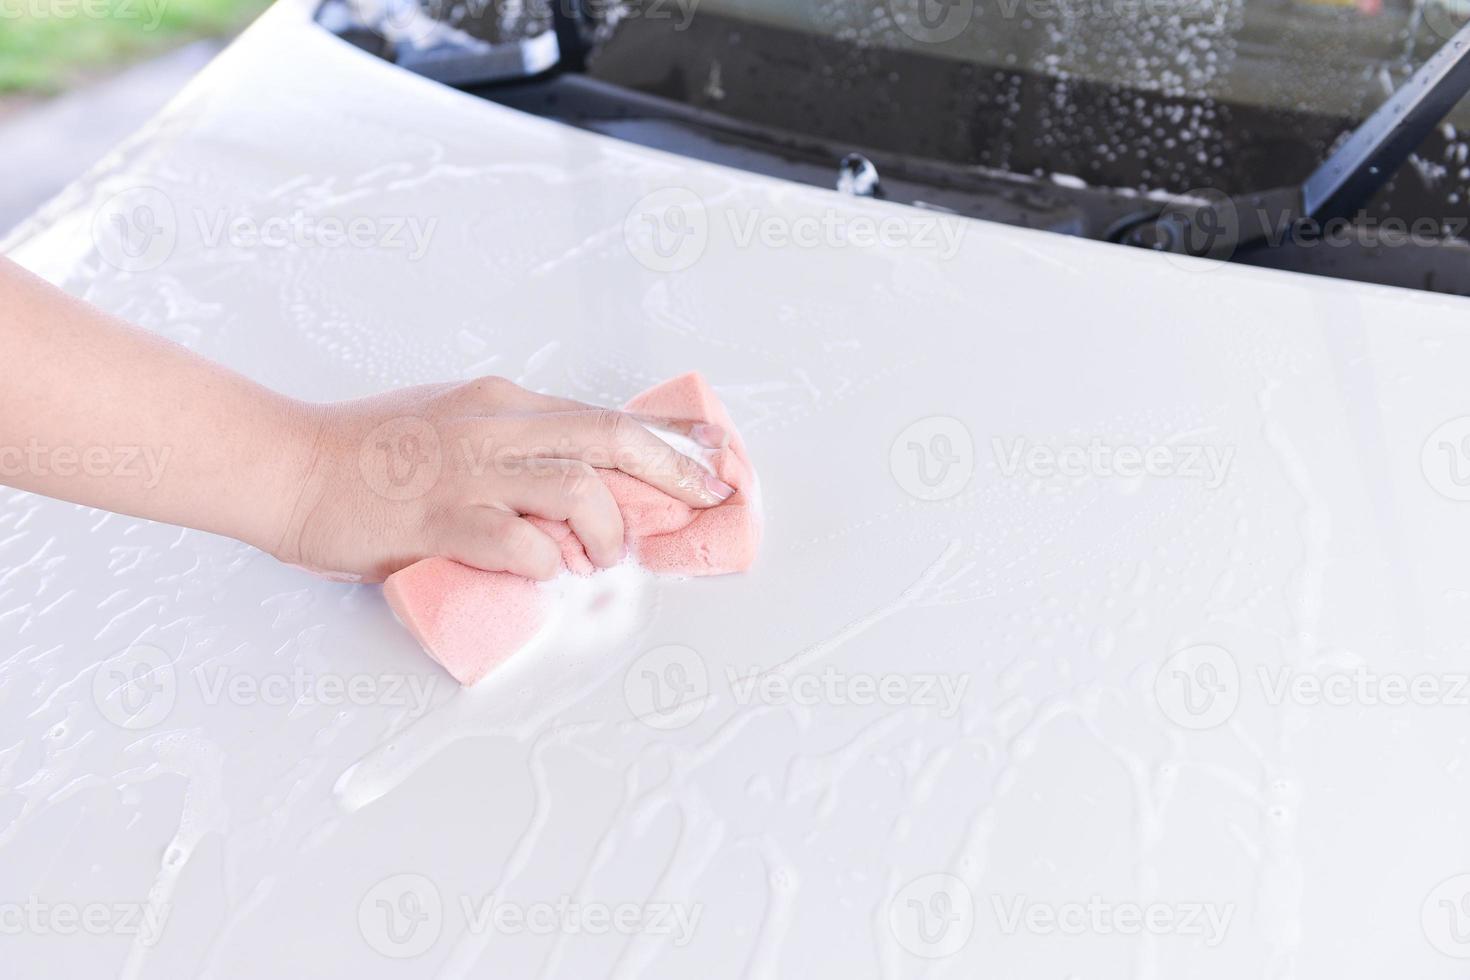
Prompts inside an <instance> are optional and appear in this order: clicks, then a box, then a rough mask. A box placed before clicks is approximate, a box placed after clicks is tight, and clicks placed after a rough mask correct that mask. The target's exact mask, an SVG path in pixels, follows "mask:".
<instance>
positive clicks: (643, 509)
mask: <svg viewBox="0 0 1470 980" xmlns="http://www.w3.org/2000/svg"><path fill="white" fill-rule="evenodd" d="M625 408H626V410H627V411H629V412H634V413H637V414H640V415H645V416H656V417H659V418H669V419H683V420H689V421H695V422H706V423H712V424H714V425H718V426H720V427H722V428H723V429H724V430H725V432H726V433H728V434H729V443H728V445H727V447H726V448H725V449H724V450H723V451H721V452H719V453H718V454H716V456H715V458H714V460H713V465H714V468H715V473H716V475H718V476H719V478H720V479H722V480H724V481H725V482H726V483H728V484H729V485H730V486H732V487H734V488H735V490H736V493H735V494H734V496H732V497H731V498H730V499H729V500H727V501H725V502H724V503H723V504H720V505H719V506H718V507H712V508H709V509H707V510H695V509H694V508H692V507H689V506H688V505H687V504H684V503H682V502H681V501H678V500H675V499H674V498H673V497H670V496H668V495H667V494H665V493H663V492H662V491H660V490H656V489H654V488H653V487H651V486H649V485H648V484H646V483H643V482H642V481H640V480H635V479H634V478H633V477H630V476H627V475H626V474H623V473H619V472H616V471H606V470H604V471H600V472H601V474H602V478H603V480H604V481H605V482H606V483H607V486H608V489H609V490H611V491H612V494H613V497H614V498H615V499H616V500H617V502H618V506H619V507H620V508H621V509H622V511H623V523H624V526H625V527H626V529H627V534H628V539H629V546H630V549H631V551H632V553H633V555H634V557H635V558H636V559H637V560H638V562H639V563H640V564H641V565H643V566H644V567H645V568H647V569H649V570H650V571H654V572H663V573H668V574H676V575H724V574H728V573H730V572H743V571H745V570H746V569H748V568H750V566H751V564H752V563H753V562H754V561H755V553H756V548H757V546H758V545H759V543H760V531H761V528H760V516H759V514H758V513H757V512H756V510H755V501H756V485H755V471H754V470H753V469H752V468H751V466H750V460H749V457H748V456H747V455H746V451H745V443H744V442H743V441H742V440H741V439H740V436H739V435H738V434H737V433H736V431H735V426H734V424H733V423H732V422H731V421H730V416H729V415H728V414H727V413H726V411H725V406H723V405H722V404H720V401H719V399H718V398H716V397H715V394H714V392H713V391H711V390H710V387H709V385H708V384H706V383H705V380H704V379H703V378H702V377H700V376H699V375H698V374H696V373H690V374H686V375H683V376H681V377H678V378H674V379H673V380H672V381H666V382H664V383H663V384H661V385H659V386H657V387H655V388H650V389H649V390H648V391H645V392H644V393H643V394H641V395H638V396H637V397H635V398H634V399H633V400H632V401H630V402H628V404H627V405H626V406H625ZM529 520H531V521H532V522H533V523H535V524H536V525H537V526H538V527H540V528H541V529H542V530H544V531H546V532H547V533H548V534H550V535H551V536H552V537H553V538H555V539H556V540H557V541H558V543H560V544H561V548H562V561H563V562H564V564H565V565H566V567H567V569H568V570H570V571H572V572H574V573H576V574H579V575H589V574H591V573H592V572H594V571H595V570H596V569H595V567H594V566H593V564H592V562H591V561H590V560H588V558H587V553H586V552H585V551H583V549H582V545H581V542H580V541H578V539H577V536H576V535H574V534H573V533H572V532H571V529H570V528H568V527H567V525H566V524H565V523H563V522H560V521H546V520H541V519H540V518H529ZM383 594H384V595H385V596H386V597H387V599H388V604H389V605H390V606H391V607H392V608H393V612H394V613H395V614H396V615H397V616H398V618H399V620H400V621H401V622H402V623H403V624H404V625H405V626H407V627H408V629H409V631H410V632H412V633H413V635H414V638H415V639H417V640H418V641H419V643H420V644H421V645H422V646H423V648H424V649H425V650H427V651H428V653H429V656H431V657H433V658H434V659H435V660H437V661H438V662H439V663H440V664H442V665H443V666H444V669H445V670H447V671H449V673H450V674H452V675H454V678H455V680H457V681H459V682H460V683H461V684H464V685H466V686H469V685H472V684H475V683H476V682H478V681H479V680H480V679H481V678H483V677H484V676H485V675H486V674H488V673H490V671H492V670H494V669H495V668H496V667H497V666H499V665H500V664H501V663H502V662H504V661H505V660H506V659H508V658H509V657H510V656H511V655H513V654H514V653H515V652H516V651H517V650H519V649H521V648H522V647H524V646H525V645H526V644H527V643H528V642H530V640H531V639H532V638H533V637H534V636H535V635H536V634H537V632H539V631H540V629H541V627H542V626H543V624H544V623H545V622H546V618H547V615H548V612H549V609H548V606H549V604H550V602H551V601H552V599H551V597H550V595H549V592H548V590H547V589H545V588H544V587H543V586H541V585H540V584H539V583H536V582H533V581H531V580H530V579H526V578H522V577H520V576H519V575H512V574H510V573H508V572H486V571H481V570H479V569H477V568H469V567H467V566H465V565H461V564H459V563H458V562H455V561H451V560H449V559H447V558H430V559H428V560H426V561H421V562H418V563H417V564H415V565H411V566H410V567H408V568H405V569H404V570H403V571H401V572H398V573H397V574H395V575H393V576H391V577H390V578H389V579H388V581H387V582H385V583H384V584H383Z"/></svg>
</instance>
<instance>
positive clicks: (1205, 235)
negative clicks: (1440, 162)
mask: <svg viewBox="0 0 1470 980" xmlns="http://www.w3.org/2000/svg"><path fill="white" fill-rule="evenodd" d="M1467 93H1470V25H1467V26H1465V27H1462V28H1461V29H1460V30H1459V32H1458V33H1456V34H1455V36H1454V37H1452V38H1451V39H1450V40H1449V41H1448V42H1446V43H1445V45H1444V46H1443V47H1441V48H1440V49H1439V50H1438V51H1436V52H1435V53H1434V54H1433V55H1431V56H1430V57H1429V59H1428V60H1427V61H1425V62H1424V64H1423V65H1421V66H1420V67H1419V70H1418V71H1416V72H1415V73H1414V74H1413V76H1412V77H1411V78H1410V79H1409V80H1408V81H1406V82H1405V83H1404V84H1403V85H1401V86H1399V87H1398V89H1397V90H1395V91H1394V93H1393V95H1392V96H1390V97H1389V99H1388V101H1386V102H1384V103H1383V105H1381V106H1379V107H1378V110H1377V111H1376V112H1374V113H1373V115H1371V116H1369V117H1368V118H1367V120H1365V121H1364V122H1363V124H1362V125H1361V126H1359V127H1358V128H1357V129H1356V130H1355V131H1354V132H1353V134H1352V135H1351V136H1349V137H1348V138H1347V140H1345V141H1344V142H1343V144H1342V145H1341V146H1339V147H1338V148H1337V150H1335V151H1334V152H1333V153H1332V155H1331V156H1329V157H1328V158H1327V160H1326V161H1325V162H1324V163H1323V164H1322V165H1321V166H1320V167H1318V168H1317V169H1316V170H1315V171H1313V172H1312V174H1311V176H1309V177H1308V178H1307V179H1306V180H1305V181H1304V182H1302V183H1301V184H1300V185H1297V186H1290V187H1276V188H1272V189H1270V190H1265V191H1257V192H1254V193H1251V194H1244V195H1239V196H1236V197H1225V196H1224V195H1219V198H1220V199H1219V200H1213V201H1198V202H1184V203H1178V202H1176V203H1172V204H1170V205H1169V206H1167V207H1165V208H1164V210H1163V211H1161V212H1160V213H1158V214H1155V215H1152V216H1150V217H1147V218H1144V219H1142V220H1139V221H1134V222H1130V223H1128V224H1127V225H1125V226H1124V227H1122V228H1120V229H1115V231H1114V233H1113V235H1112V237H1113V239H1114V240H1115V241H1119V242H1122V243H1124V244H1127V245H1136V246H1139V247H1142V248H1151V249H1158V250H1162V251H1169V252H1179V253H1187V254H1191V255H1203V256H1212V257H1226V256H1227V255H1228V254H1233V253H1234V252H1235V251H1236V250H1238V249H1241V248H1245V247H1247V246H1251V245H1256V244H1259V243H1260V242H1263V241H1268V240H1269V241H1273V242H1275V241H1280V240H1282V237H1283V236H1284V235H1285V234H1286V232H1287V231H1288V230H1289V229H1290V227H1291V226H1292V225H1293V224H1295V223H1296V222H1298V221H1301V220H1302V219H1307V218H1309V219H1312V220H1314V221H1317V222H1327V221H1331V220H1334V219H1346V218H1350V217H1351V216H1352V215H1353V214H1355V213H1356V212H1357V211H1358V210H1360V209H1361V208H1362V207H1363V206H1364V205H1365V204H1367V202H1368V201H1369V200H1371V199H1372V197H1373V195H1374V194H1376V193H1378V190H1379V189H1380V188H1381V187H1382V186H1383V185H1384V184H1385V183H1387V182H1388V180H1389V178H1391V177H1392V176H1393V175H1394V174H1395V173H1397V172H1398V170H1399V168H1400V167H1402V166H1403V165H1404V164H1405V163H1406V162H1407V161H1408V159H1409V156H1410V155H1411V154H1412V153H1413V152H1414V150H1415V149H1416V148H1418V147H1419V145H1420V144H1422V143H1423V142H1424V140H1425V138H1427V137H1428V136H1429V134H1430V132H1431V131H1432V130H1433V129H1434V127H1435V126H1437V125H1439V124H1440V122H1441V121H1442V120H1443V119H1444V118H1445V116H1447V115H1448V114H1449V113H1450V111H1451V110H1452V109H1454V107H1455V106H1456V105H1457V104H1458V103H1459V102H1460V100H1461V99H1463V98H1464V97H1465V95H1466V94H1467Z"/></svg>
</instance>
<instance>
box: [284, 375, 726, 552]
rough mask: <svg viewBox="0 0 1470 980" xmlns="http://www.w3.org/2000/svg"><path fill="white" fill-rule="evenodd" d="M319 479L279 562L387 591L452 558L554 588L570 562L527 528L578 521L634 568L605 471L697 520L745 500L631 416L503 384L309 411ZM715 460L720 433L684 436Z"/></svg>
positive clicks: (583, 535) (298, 511)
mask: <svg viewBox="0 0 1470 980" xmlns="http://www.w3.org/2000/svg"><path fill="white" fill-rule="evenodd" d="M302 411H303V412H304V413H305V414H306V415H307V416H309V419H308V421H307V423H306V424H304V425H302V426H301V427H300V428H301V431H303V432H313V433H314V446H313V448H312V449H311V451H310V453H309V454H308V458H309V459H310V464H309V466H308V470H307V472H308V475H307V477H306V480H305V482H304V484H303V485H302V487H301V493H300V496H299V498H298V499H297V501H296V503H295V505H294V507H292V508H290V509H289V510H285V511H283V513H284V514H285V520H284V526H283V527H282V529H281V534H280V543H279V545H278V546H277V547H275V548H274V549H272V552H273V554H275V556H276V557H277V558H279V559H280V560H282V561H284V562H288V563H290V564H294V565H299V566H302V567H305V568H307V569H309V570H311V571H314V572H317V573H319V574H324V575H328V576H330V577H335V578H345V579H348V580H352V581H380V580H382V579H384V578H386V577H387V576H388V575H391V574H392V573H393V572H395V571H397V570H398V569H400V568H404V567H406V566H408V565H411V564H413V563H414V562H416V561H419V560H420V559H423V558H428V557H434V556H444V557H448V558H453V559H455V560H456V561H460V562H463V563H464V564H466V565H472V566H474V567H476V568H483V569H488V570H492V571H509V572H514V573H516V574H519V575H525V576H527V577H530V578H536V579H548V578H551V577H552V576H554V575H555V574H556V572H557V570H558V568H559V567H560V565H561V549H560V548H559V546H558V545H557V544H556V542H555V541H553V540H552V538H551V537H550V536H548V535H547V534H545V533H544V532H542V531H541V530H540V529H538V528H536V527H535V526H534V525H533V524H531V523H529V522H528V521H526V520H524V517H525V516H535V517H541V518H545V519H547V520H557V521H566V522H567V523H568V524H569V526H570V527H571V529H572V531H573V532H574V533H575V534H576V535H577V537H578V539H579V540H580V541H581V542H582V545H583V547H584V548H585V550H586V552H587V557H588V558H589V559H590V560H591V561H592V562H593V563H594V564H595V565H598V566H599V567H608V566H611V565H615V564H617V563H618V562H619V561H620V560H621V559H622V558H623V556H624V555H625V554H626V547H625V545H624V533H623V520H622V515H621V514H620V513H619V511H618V506H617V503H616V502H615V501H614V499H613V496H612V494H611V492H610V491H609V490H608V488H607V487H606V486H605V485H604V483H603V481H602V480H601V479H600V478H599V477H598V475H597V472H596V471H597V470H598V469H618V470H621V471H622V472H624V473H627V474H628V475H629V476H632V477H634V478H636V479H639V480H642V481H644V482H645V483H648V484H650V485H652V486H654V487H657V488H658V489H660V490H662V491H664V492H665V493H668V494H669V495H670V496H672V497H675V498H676V499H678V500H681V501H683V502H684V503H686V504H689V505H690V506H692V507H696V508H704V507H712V506H715V505H716V504H719V503H721V502H722V501H724V500H725V499H727V498H728V497H729V496H730V494H731V493H733V492H734V491H733V488H731V487H730V486H728V485H727V484H725V483H723V482H721V481H720V480H719V479H717V478H716V477H714V476H712V475H710V474H709V472H708V471H707V470H705V469H704V467H702V466H701V465H700V464H699V463H698V462H696V461H695V460H693V459H690V458H689V457H687V456H685V455H683V454H681V453H679V452H676V451H675V450H674V449H673V448H671V447H670V446H669V445H668V444H667V443H666V442H664V441H663V440H662V439H660V438H659V437H658V436H657V435H655V434H653V433H652V432H651V431H649V429H648V428H646V427H645V426H644V425H643V424H642V423H641V422H640V421H639V420H637V419H635V418H634V417H632V416H629V415H626V414H623V413H621V412H614V411H610V410H606V409H599V408H594V407H592V406H589V405H585V404H582V403H580V402H575V401H569V400H566V399H560V398H553V397H549V396H545V395H538V394H535V393H533V392H529V391H526V390H525V389H523V388H521V387H519V386H517V385H515V384H514V383H512V382H510V381H507V380H505V379H502V378H483V379H480V380H478V381H472V382H468V383H464V384H444V385H428V386H423V387H417V388H408V389H404V390H401V391H394V392H389V393H386V394H383V395H378V396H375V397H372V398H367V399H362V400H359V401H354V402H345V403H340V404H330V405H320V406H302ZM683 428H684V434H685V435H687V436H688V437H689V438H691V439H693V440H694V441H695V442H696V443H698V444H700V445H702V446H705V447H707V448H711V449H717V448H719V447H720V446H721V445H722V444H723V441H724V438H725V434H724V433H723V432H722V431H721V430H720V429H719V427H718V426H708V425H701V424H686V425H685V426H684V427H683Z"/></svg>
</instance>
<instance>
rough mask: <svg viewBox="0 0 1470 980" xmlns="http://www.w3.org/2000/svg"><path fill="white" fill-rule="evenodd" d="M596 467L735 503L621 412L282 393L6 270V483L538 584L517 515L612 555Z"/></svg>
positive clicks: (615, 535)
mask: <svg viewBox="0 0 1470 980" xmlns="http://www.w3.org/2000/svg"><path fill="white" fill-rule="evenodd" d="M696 435H697V436H698V435H699V433H696ZM703 435H704V437H705V438H706V439H707V441H710V442H711V444H713V443H714V442H716V441H717V440H718V439H719V438H720V434H719V433H705V434H703ZM593 467H615V468H619V469H623V470H624V471H626V472H629V473H630V474H631V475H633V476H635V477H638V478H639V479H642V480H645V481H646V482H648V483H650V484H653V485H654V486H658V487H659V488H660V489H663V490H665V491H666V492H668V493H670V494H673V495H674V496H676V497H679V498H680V499H682V500H685V501H686V502H687V503H690V504H692V505H694V506H699V507H708V506H712V505H714V504H716V503H718V502H720V501H721V500H723V499H724V498H725V497H727V496H728V495H729V494H730V492H731V491H730V488H728V487H726V486H724V485H723V484H720V483H719V482H718V481H715V480H713V479H712V478H710V477H707V476H706V474H705V473H704V471H703V470H702V469H700V468H699V466H698V465H697V464H695V463H694V462H693V461H692V460H689V459H687V458H685V457H683V456H681V455H679V454H678V453H674V452H672V451H671V450H669V449H668V447H667V446H665V445H664V444H663V443H662V442H660V441H659V440H658V439H657V438H656V437H654V436H652V435H651V434H650V433H649V432H648V431H647V430H646V429H644V428H643V426H641V425H639V424H637V422H635V421H634V420H631V419H629V418H628V417H627V416H624V415H621V414H620V413H617V412H610V411H606V410H602V409H596V408H593V407H591V406H587V405H582V404H580V403H577V402H571V401H567V400H564V399H557V398H551V397H548V396H544V395H537V394H534V393H532V392H528V391H525V390H524V389H521V388H519V387H517V386H515V385H514V384H511V383H510V382H508V381H504V380H501V379H494V378H488V379H481V380H479V381H474V382H468V383H464V384H445V385H429V386H424V387H418V388H410V389H405V390H402V391H397V392H390V393H388V394H385V395H380V396H376V397H374V398H368V399H363V400H360V401H355V402H345V403H339V404H328V405H316V404H310V403H306V402H302V401H298V400H295V399H291V398H287V397H285V396H282V395H280V394H277V393H275V392H273V391H271V390H270V389H268V388H265V387H262V386H261V385H258V384H256V383H254V382H252V381H250V380H248V379H246V378H244V377H242V376H240V375H238V374H236V373H234V372H232V371H229V370H227V369H225V368H223V367H221V366H219V365H217V364H214V363H212V362H210V361H208V360H206V359H204V358H202V357H199V356H198V355H196V354H194V353H192V352H190V351H188V350H186V349H185V348H183V347H180V346H179V345H177V344H174V343H171V342H169V341H167V340H164V339H162V338H159V337H157V336H155V335H153V334H150V333H148V332H146V331H143V330H139V329H137V328H135V327H132V326H129V325H128V324H126V323H123V322H122V321H120V320H118V319H116V318H114V317H111V316H108V315H106V314H104V313H102V312H100V311H98V310H96V309H94V308H92V307H90V306H88V305H87V304H85V303H83V302H81V301H79V300H76V299H73V298H72V297H70V296H67V295H66V294H65V293H63V292H61V291H60V290H57V289H55V288H54V287H52V286H51V285H49V284H48V283H46V282H44V281H42V280H40V279H38V278H36V277H35V276H33V275H31V274H30V273H28V272H26V271H24V270H23V269H21V268H20V267H19V266H16V265H15V264H14V263H12V262H10V261H8V260H6V259H4V258H0V484H5V485H9V486H13V487H17V488H19V489H23V490H29V491H34V492H36V493H40V494H44V495H46V496H50V497H56V498H59V499H63V500H69V501H73V502H75V503H80V504H85V505H88V506H92V507H98V508H102V509H105V510H112V511H117V512H119V513H124V514H130V515H133V516H136V517H143V518H148V519H150V520H155V521H162V522H165V523H170V524H179V525H183V526H186V527H192V528H198V529H200V530H204V531H210V532H214V533H217V534H223V535H228V536H229V537H233V538H237V539H239V540H241V541H244V542H246V543H249V544H252V545H254V546H256V547H258V548H261V549H262V550H265V551H268V552H270V553H271V554H273V555H275V556H276V557H278V558H280V559H282V560H283V561H288V562H292V563H296V564H301V565H305V566H307V567H310V568H312V569H314V570H317V571H321V572H326V573H334V574H339V575H344V576H349V577H353V578H362V579H367V580H377V579H381V578H383V577H384V576H386V575H388V574H391V573H392V572H393V571H396V570H397V569H398V568H401V567H403V566H405V565H407V564H411V563H412V562H414V561H417V560H418V559H420V558H424V557H429V556H431V555H446V556H448V557H451V558H456V559H458V560H460V561H464V562H466V563H467V564H472V565H476V566H477V567H481V568H492V569H497V570H499V569H503V570H510V571H516V572H520V573H522V574H527V575H531V576H534V577H538V578H545V577H548V576H550V575H551V574H554V572H555V570H556V567H557V564H558V555H559V552H558V549H557V547H556V545H555V543H554V542H553V541H552V540H551V539H550V538H549V537H547V536H546V535H545V534H543V533H542V532H540V531H538V530H536V529H535V528H534V527H533V526H532V525H531V524H529V523H527V522H526V521H524V520H522V519H521V518H522V516H523V515H535V516H539V517H546V518H548V519H552V520H567V521H569V522H570V523H571V525H572V528H573V530H574V531H576V532H577V534H578V536H579V537H580V538H581V540H582V542H583V544H584V546H585V547H586V549H587V552H588V556H589V557H590V558H592V560H593V561H594V562H596V563H598V564H600V565H610V564H613V563H615V562H616V561H617V560H618V559H619V558H620V557H621V555H622V553H623V527H622V519H621V516H620V515H619V513H618V510H617V506H616V504H615V503H614V502H613V500H612V497H611V494H609V493H608V491H607V489H606V488H605V487H604V486H603V484H602V481H601V480H599V479H596V477H595V474H594V473H593Z"/></svg>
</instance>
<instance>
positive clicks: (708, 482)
mask: <svg viewBox="0 0 1470 980" xmlns="http://www.w3.org/2000/svg"><path fill="white" fill-rule="evenodd" d="M704 488H705V489H706V490H708V491H709V492H710V493H711V494H713V495H714V497H715V499H716V500H718V501H720V503H724V502H725V501H726V500H729V499H730V495H731V494H732V493H734V492H735V488H734V487H732V486H730V484H728V483H726V482H725V481H724V480H721V479H720V478H719V477H717V476H706V477H705V478H704Z"/></svg>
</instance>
